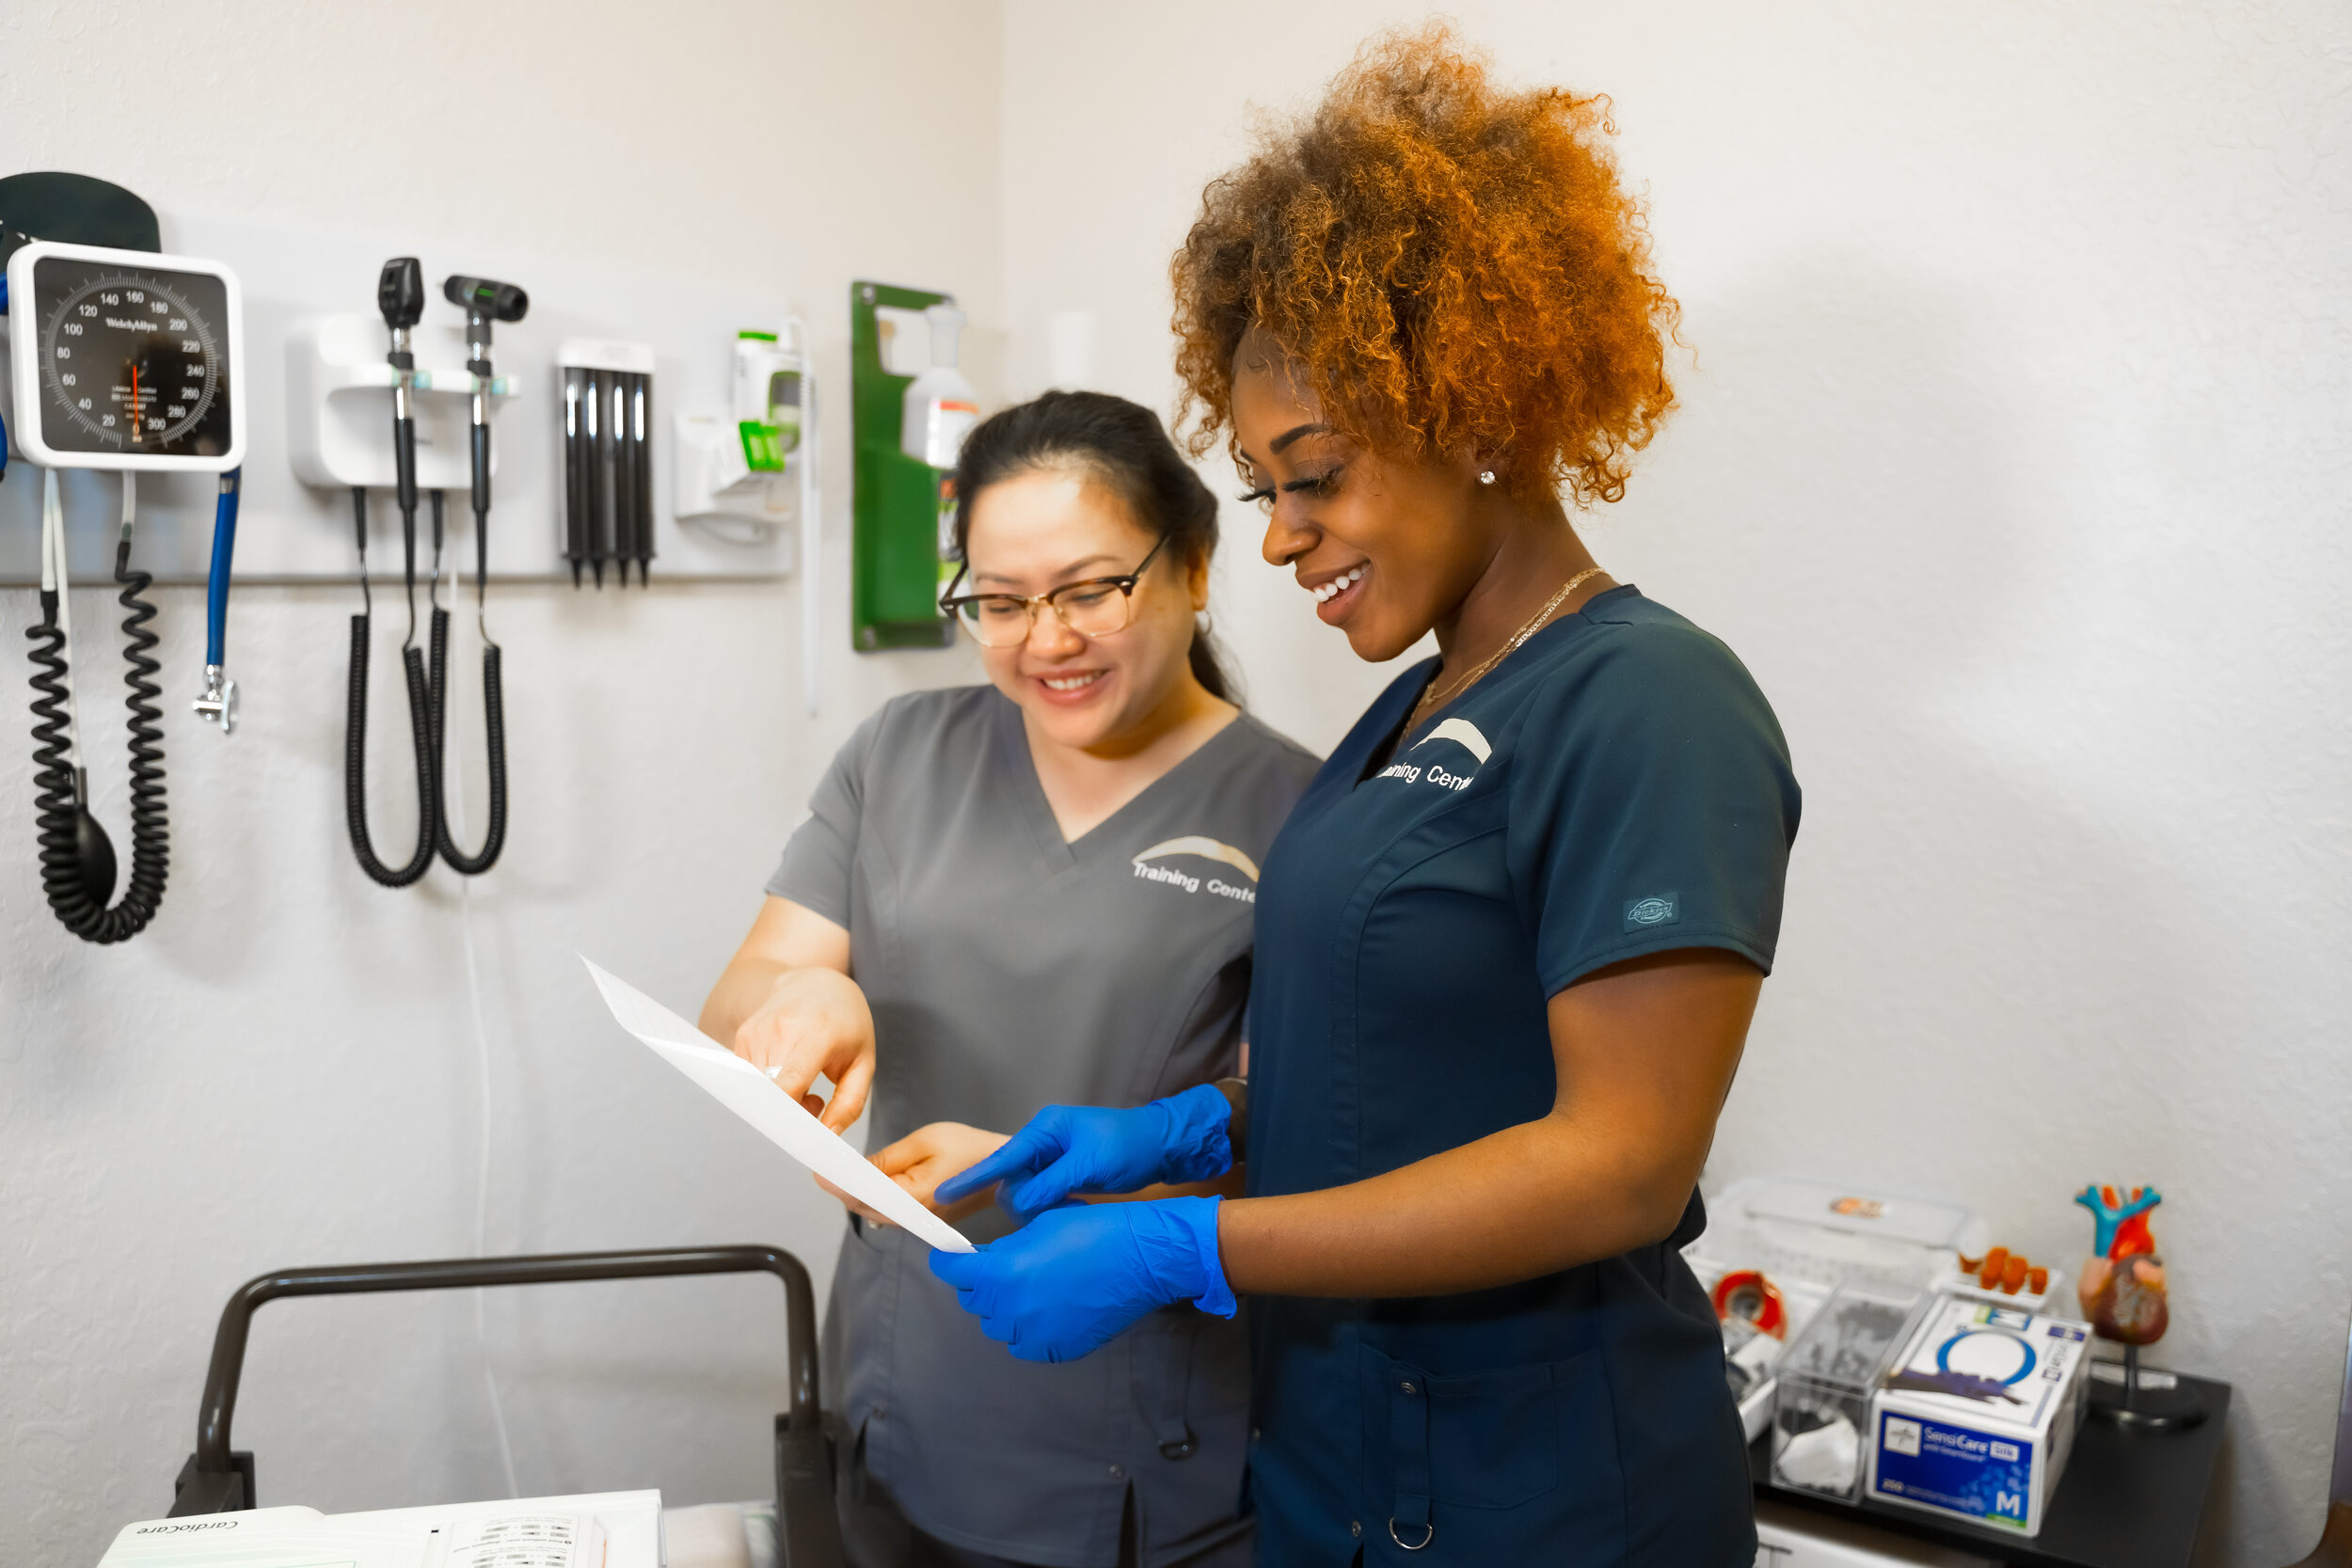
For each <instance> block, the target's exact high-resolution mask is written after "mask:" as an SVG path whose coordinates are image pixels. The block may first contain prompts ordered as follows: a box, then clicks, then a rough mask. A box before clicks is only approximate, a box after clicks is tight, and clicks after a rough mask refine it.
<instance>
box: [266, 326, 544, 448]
mask: <svg viewBox="0 0 2352 1568" xmlns="http://www.w3.org/2000/svg"><path fill="white" fill-rule="evenodd" d="M410 339H411V345H412V348H413V351H414V352H415V354H416V356H417V368H416V370H415V371H414V372H412V375H413V378H414V379H413V381H412V382H411V385H412V386H413V387H414V388H415V390H416V392H417V394H418V395H417V396H416V397H415V398H414V399H413V406H414V407H415V409H416V420H417V485H418V488H420V489H423V490H463V489H466V488H467V487H468V486H469V485H470V484H471V483H473V469H472V459H471V457H470V455H469V442H468V436H467V425H468V422H469V420H470V418H471V407H470V404H471V401H472V398H473V392H474V386H475V383H476V382H477V381H478V380H479V379H480V378H479V377H477V376H475V375H474V374H473V373H472V372H469V371H468V370H467V369H466V368H465V367H466V332H465V328H464V327H462V326H453V325H423V326H418V327H416V328H414V329H412V331H411V333H410ZM388 346H389V344H388V340H387V337H386V333H385V329H384V324H383V322H381V321H380V320H378V319H377V318H375V317H373V316H364V315H359V314H357V313H351V314H345V315H332V316H310V317H307V318H305V319H304V320H302V321H298V322H296V323H294V326H293V328H292V329H291V330H290V331H289V332H288V333H287V335H286V445H287V455H288V457H289V458H290V459H291V460H292V462H293V465H294V476H295V477H296V478H298V479H300V480H301V481H302V483H305V484H316V485H322V486H332V487H337V488H342V489H349V488H350V487H352V486H354V485H360V486H364V487H366V488H368V489H371V490H389V489H390V488H391V487H392V482H393V477H394V476H393V473H392V385H393V382H394V381H395V380H396V379H397V377H398V376H399V373H400V372H397V371H395V370H393V369H392V367H391V365H390V364H389V363H388V362H387V361H386V359H385V357H384V356H385V351H386V348H387V347H388ZM524 385H525V378H518V377H516V376H513V375H499V376H493V377H492V378H491V380H490V406H491V409H492V412H493V413H494V414H495V412H496V411H497V409H498V408H499V406H500V405H501V404H504V403H507V402H509V401H511V400H513V399H514V398H515V397H516V396H517V395H518V394H519V393H520V392H521V390H522V388H523V386H524ZM499 447H500V443H499V442H497V441H493V442H491V443H490V471H491V472H492V473H493V474H495V473H497V472H498V462H499Z"/></svg>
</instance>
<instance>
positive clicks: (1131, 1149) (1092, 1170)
mask: <svg viewBox="0 0 2352 1568" xmlns="http://www.w3.org/2000/svg"><path fill="white" fill-rule="evenodd" d="M1232 1119H1233V1106H1232V1101H1229V1100H1227V1099H1226V1098H1225V1091H1224V1090H1222V1089H1220V1088H1218V1087H1217V1086H1216V1085H1214V1084H1202V1085H1199V1086H1198V1087H1196V1088H1189V1089H1186V1090H1185V1091H1184V1093H1182V1094H1175V1095H1170V1096H1168V1098H1167V1099H1166V1100H1155V1101H1152V1103H1151V1104H1149V1105H1138V1106H1136V1108H1135V1109H1133V1110H1130V1111H1112V1110H1105V1109H1104V1108H1102V1107H1101V1106H1096V1105H1048V1106H1046V1107H1045V1109H1043V1110H1042V1111H1040V1112H1039V1113H1038V1114H1037V1115H1035V1116H1033V1117H1030V1118H1029V1124H1028V1125H1027V1126H1026V1127H1024V1128H1023V1129H1022V1130H1021V1131H1020V1132H1015V1133H1014V1134H1013V1135H1012V1136H1011V1138H1010V1139H1009V1140H1007V1142H1006V1144H1005V1146H1004V1147H1003V1148H999V1149H998V1150H997V1151H996V1152H995V1153H993V1154H992V1155H990V1156H989V1157H988V1158H987V1159H985V1160H982V1161H981V1162H980V1163H979V1164H977V1165H973V1166H971V1167H970V1168H968V1169H966V1170H964V1171H962V1172H961V1173H960V1174H958V1175H956V1176H953V1177H950V1178H949V1179H948V1180H945V1181H942V1182H941V1183H940V1184H939V1193H938V1197H937V1201H938V1202H941V1203H953V1202H955V1201H957V1200H958V1199H959V1198H962V1197H965V1196H970V1195H971V1194H973V1193H977V1192H978V1191H979V1190H980V1189H981V1188H982V1187H985V1186H987V1185H988V1184H989V1183H990V1182H992V1181H999V1182H1002V1183H1003V1186H1001V1187H1000V1188H998V1190H997V1193H996V1201H997V1203H998V1204H1000V1205H1001V1206H1002V1207H1003V1208H1004V1209H1005V1211H1006V1212H1008V1213H1010V1214H1011V1215H1013V1216H1014V1217H1015V1218H1016V1219H1019V1220H1022V1221H1024V1222H1026V1221H1028V1220H1031V1219H1034V1218H1036V1217H1037V1216H1038V1215H1040V1214H1041V1213H1043V1212H1045V1211H1046V1210H1048V1209H1052V1208H1056V1207H1057V1206H1058V1205H1060V1204H1061V1203H1063V1202H1064V1201H1066V1200H1067V1199H1068V1198H1069V1196H1070V1195H1071V1194H1073V1193H1132V1192H1134V1191H1136V1189H1137V1188H1140V1187H1148V1186H1150V1185H1151V1184H1152V1182H1154V1181H1206V1180H1208V1179H1209V1178H1210V1177H1213V1176H1222V1175H1224V1174H1225V1173H1226V1172H1227V1171H1229V1170H1231V1169H1232V1168H1233V1146H1232V1143H1230V1142H1229V1141H1228V1140H1227V1138H1226V1135H1225V1133H1226V1129H1227V1127H1228V1126H1229V1125H1231V1123H1232ZM1024 1178H1025V1179H1024Z"/></svg>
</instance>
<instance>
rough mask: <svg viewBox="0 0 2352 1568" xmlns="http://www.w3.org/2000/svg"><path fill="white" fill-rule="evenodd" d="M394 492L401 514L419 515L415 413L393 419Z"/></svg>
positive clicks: (406, 515) (405, 515) (408, 515)
mask: <svg viewBox="0 0 2352 1568" xmlns="http://www.w3.org/2000/svg"><path fill="white" fill-rule="evenodd" d="M392 492H393V494H394V495H395V496H396V497H397V498H398V499H399V501H400V515H402V516H404V517H413V516H415V515H417V420H416V417H415V416H414V415H409V416H407V417H406V418H403V419H395V420H392Z"/></svg>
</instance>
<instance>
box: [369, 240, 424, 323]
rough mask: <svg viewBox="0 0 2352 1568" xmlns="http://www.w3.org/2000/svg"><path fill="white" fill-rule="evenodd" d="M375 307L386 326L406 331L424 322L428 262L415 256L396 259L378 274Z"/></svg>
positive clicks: (385, 264)
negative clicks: (425, 276) (425, 269)
mask: <svg viewBox="0 0 2352 1568" xmlns="http://www.w3.org/2000/svg"><path fill="white" fill-rule="evenodd" d="M375 308H376V309H378V310H381V311H383V312H384V325H386V326H389V327H390V328H391V329H392V330H393V331H395V332H403V331H405V330H407V329H408V328H409V327H412V326H414V325H417V323H418V322H420V321H421V320H423V319H424V263H423V262H421V261H418V260H417V259H416V258H415V257H414V256H395V257H393V258H392V259H391V260H390V261H387V262H385V263H384V270H383V271H382V272H381V273H379V274H377V275H376V279H375Z"/></svg>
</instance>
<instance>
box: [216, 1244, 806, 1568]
mask: <svg viewBox="0 0 2352 1568" xmlns="http://www.w3.org/2000/svg"><path fill="white" fill-rule="evenodd" d="M697 1274H772V1275H775V1276H776V1277H777V1278H778V1279H780V1280H782V1281H783V1282H784V1306H785V1354H786V1368H787V1376H788V1379H789V1387H790V1391H791V1408H790V1409H789V1410H788V1411H786V1412H785V1413H783V1414H781V1415H779V1416H777V1418H776V1551H777V1561H778V1563H779V1564H781V1565H782V1568H841V1526H840V1519H839V1516H838V1515H837V1514H836V1513H835V1512H834V1508H835V1504H834V1465H835V1462H836V1456H835V1453H834V1433H833V1432H832V1431H830V1430H829V1427H830V1424H831V1423H829V1422H828V1421H827V1419H826V1418H825V1416H824V1414H823V1411H822V1408H821V1406H820V1405H819V1403H818V1390H817V1298H816V1295H815V1292H814V1291H812V1290H811V1289H810V1286H809V1280H808V1270H807V1269H805V1268H803V1266H802V1264H801V1260H800V1259H798V1258H795V1257H793V1256H792V1254H790V1253H788V1252H787V1251H785V1250H784V1249H783V1248H781V1247H771V1246H718V1247H677V1248H671V1249H665V1250H660V1251H651V1252H559V1253H546V1254H542V1255H539V1256H536V1257H521V1258H458V1259H448V1260H445V1261H439V1262H422V1263H355V1264H352V1265H350V1266H348V1267H342V1268H321V1269H279V1270H278V1271H276V1272H274V1273H271V1274H265V1275H259V1276H257V1277H255V1278H253V1279H248V1280H246V1282H245V1283H244V1284H243V1285H241V1286H239V1287H238V1288H237V1291H236V1292H235V1293H234V1294H233V1295H231V1296H230V1298H229V1305H228V1306H226V1307H222V1308H221V1312H220V1328H219V1330H218V1331H217V1332H216V1333H215V1335H214V1336H213V1360H212V1366H211V1368H210V1370H208V1371H207V1372H206V1373H205V1375H204V1402H203V1404H202V1406H201V1407H200V1408H199V1411H198V1413H197V1424H196V1451H195V1452H194V1453H192V1454H190V1455H188V1459H187V1463H186V1464H185V1465H182V1466H181V1467H180V1476H179V1479H178V1480H177V1481H174V1482H173V1491H174V1494H175V1495H174V1497H173V1498H172V1504H171V1513H170V1515H169V1517H171V1518H175V1519H178V1518H184V1517H187V1516H189V1515H192V1514H205V1513H242V1512H243V1511H244V1510H246V1509H249V1508H255V1507H258V1506H260V1505H259V1504H258V1503H257V1502H256V1501H255V1500H254V1497H255V1494H254V1471H253V1455H252V1453H251V1452H250V1451H247V1450H240V1449H231V1448H230V1444H229V1423H230V1418H231V1417H232V1416H234V1415H235V1413H236V1406H237V1383H238V1380H239V1378H240V1377H241V1376H242V1375H243V1374H244V1371H245V1342H246V1333H247V1331H248V1329H250V1327H251V1326H252V1322H253V1312H254V1309H255V1308H256V1307H260V1306H262V1304H263V1303H264V1302H271V1301H276V1300H278V1298H279V1297H281V1296H343V1295H365V1294H373V1293H374V1292H377V1291H446V1290H463V1289H469V1288H473V1287H477V1286H485V1285H555V1284H562V1283H564V1282H565V1281H569V1280H587V1279H658V1278H663V1277H667V1276H671V1275H697Z"/></svg>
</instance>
